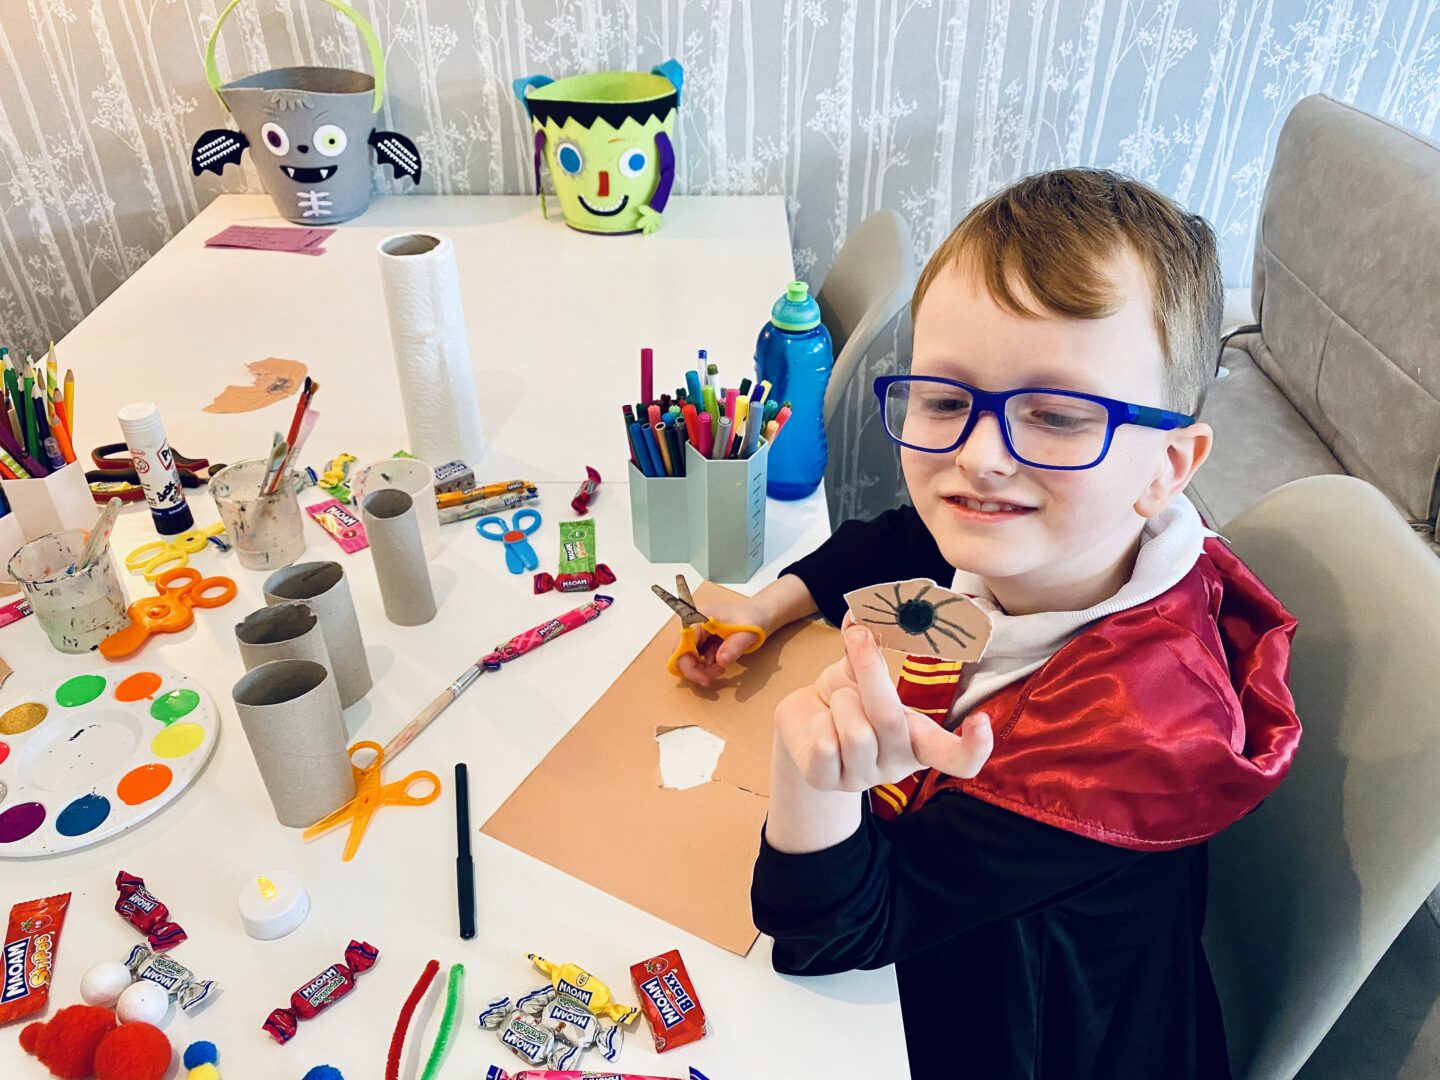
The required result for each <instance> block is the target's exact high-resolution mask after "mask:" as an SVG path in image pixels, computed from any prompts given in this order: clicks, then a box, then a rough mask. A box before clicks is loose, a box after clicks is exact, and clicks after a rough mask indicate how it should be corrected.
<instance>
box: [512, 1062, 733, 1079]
mask: <svg viewBox="0 0 1440 1080" xmlns="http://www.w3.org/2000/svg"><path fill="white" fill-rule="evenodd" d="M485 1080H675V1077H673V1076H641V1075H640V1074H639V1073H617V1072H570V1071H568V1070H559V1069H522V1070H521V1071H520V1072H517V1073H507V1072H506V1071H505V1070H504V1069H502V1068H500V1066H499V1065H491V1066H490V1067H489V1068H488V1069H486V1070H485ZM688 1080H705V1074H704V1073H702V1072H701V1071H700V1070H699V1069H697V1068H695V1067H694V1066H693V1065H692V1066H691V1067H690V1075H689V1078H688Z"/></svg>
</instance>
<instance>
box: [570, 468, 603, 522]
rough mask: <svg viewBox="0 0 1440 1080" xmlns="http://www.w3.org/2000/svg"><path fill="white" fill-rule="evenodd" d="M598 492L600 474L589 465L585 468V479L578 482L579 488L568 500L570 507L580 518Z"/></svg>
mask: <svg viewBox="0 0 1440 1080" xmlns="http://www.w3.org/2000/svg"><path fill="white" fill-rule="evenodd" d="M599 492H600V474H599V473H598V472H596V471H595V470H594V469H592V468H591V467H590V466H589V465H586V466H585V479H584V480H581V481H580V486H579V487H578V488H577V489H576V491H575V497H574V498H573V499H571V500H570V507H571V509H573V510H574V511H575V513H576V514H578V515H579V516H580V517H584V516H585V509H586V507H588V506H589V505H590V500H591V499H593V498H595V496H596V495H597V494H599Z"/></svg>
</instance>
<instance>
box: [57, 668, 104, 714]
mask: <svg viewBox="0 0 1440 1080" xmlns="http://www.w3.org/2000/svg"><path fill="white" fill-rule="evenodd" d="M104 692H105V676H104V675H76V676H75V678H73V679H67V680H66V681H65V682H63V683H61V684H60V687H59V689H57V690H56V691H55V700H56V701H58V702H59V703H60V704H61V705H64V706H65V707H66V708H67V709H73V708H75V706H77V705H88V704H89V703H90V702H92V701H94V700H95V699H96V698H97V697H99V696H100V695H101V694H103V693H104Z"/></svg>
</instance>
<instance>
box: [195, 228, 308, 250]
mask: <svg viewBox="0 0 1440 1080" xmlns="http://www.w3.org/2000/svg"><path fill="white" fill-rule="evenodd" d="M334 232H335V230H334V229H287V228H283V227H273V226H265V225H231V226H230V227H229V228H226V229H222V230H221V231H220V232H218V233H216V234H215V235H214V236H212V237H210V239H209V240H206V241H205V246H206V247H228V248H245V249H247V250H250V251H288V252H292V253H294V254H299V255H323V254H324V253H325V248H324V246H323V245H324V243H325V240H326V238H327V237H329V236H331V235H332V234H333V233H334Z"/></svg>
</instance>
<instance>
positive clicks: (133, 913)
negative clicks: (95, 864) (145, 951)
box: [115, 870, 185, 952]
mask: <svg viewBox="0 0 1440 1080" xmlns="http://www.w3.org/2000/svg"><path fill="white" fill-rule="evenodd" d="M115 888H116V889H117V890H119V892H120V899H119V900H116V901H115V910H116V911H117V912H119V913H120V917H121V918H122V919H124V920H125V921H126V922H128V923H129V924H130V925H131V926H133V927H134V928H135V929H136V930H139V931H140V932H141V933H142V934H144V935H145V937H146V938H147V939H148V940H149V942H150V948H152V949H154V950H155V951H156V952H164V951H165V950H166V949H173V948H174V947H175V946H176V945H179V944H180V943H181V942H182V941H184V940H185V931H184V930H182V929H180V924H179V923H174V922H171V921H170V909H169V908H167V907H166V906H165V905H164V904H162V903H161V902H160V901H159V900H157V899H156V898H155V894H154V893H152V892H151V891H150V890H149V889H147V888H145V882H144V880H143V879H141V878H138V877H135V876H134V875H133V874H127V873H126V872H125V871H124V870H121V871H120V873H118V874H116V875H115Z"/></svg>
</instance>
